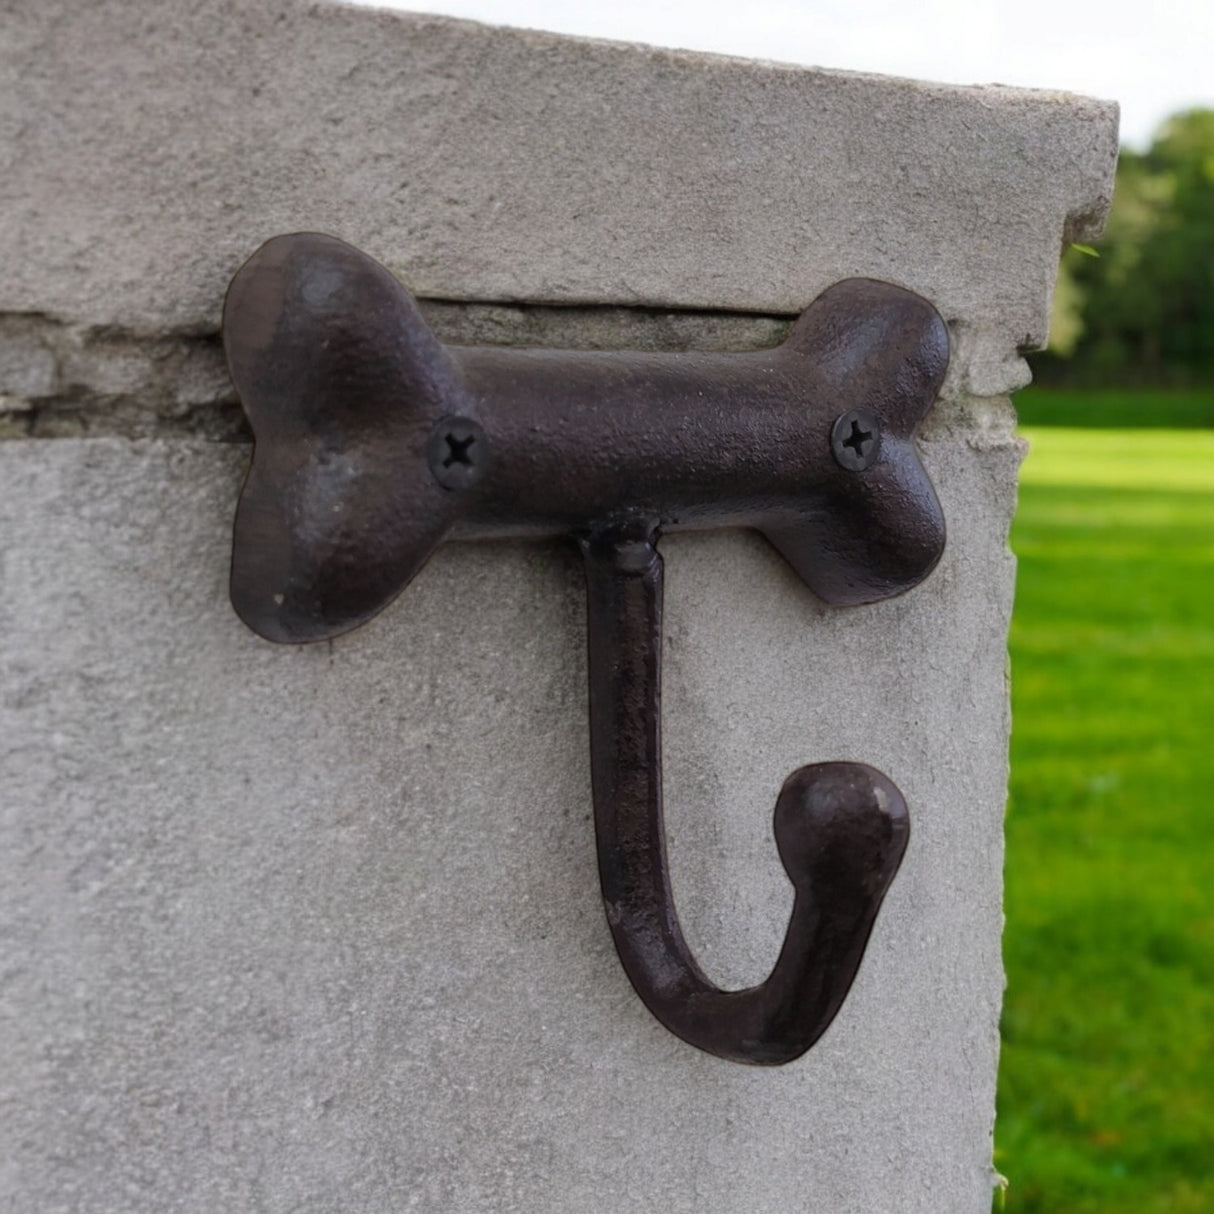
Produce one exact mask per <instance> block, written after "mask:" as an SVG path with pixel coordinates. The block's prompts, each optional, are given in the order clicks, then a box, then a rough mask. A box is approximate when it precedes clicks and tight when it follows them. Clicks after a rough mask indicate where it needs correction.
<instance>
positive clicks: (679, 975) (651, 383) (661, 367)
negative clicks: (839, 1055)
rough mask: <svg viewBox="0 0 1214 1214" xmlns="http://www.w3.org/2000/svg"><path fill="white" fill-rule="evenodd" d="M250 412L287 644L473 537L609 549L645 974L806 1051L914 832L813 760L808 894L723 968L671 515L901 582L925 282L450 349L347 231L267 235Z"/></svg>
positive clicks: (243, 342)
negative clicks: (672, 703) (682, 903)
mask: <svg viewBox="0 0 1214 1214" xmlns="http://www.w3.org/2000/svg"><path fill="white" fill-rule="evenodd" d="M223 336H224V345H225V348H226V350H227V356H228V365H229V368H230V370H231V373H232V379H233V381H234V383H235V385H236V388H237V391H238V392H239V394H240V398H241V400H242V402H243V404H244V407H245V411H246V412H247V414H248V417H249V421H250V423H251V424H252V427H253V432H254V437H255V440H256V445H255V449H254V456H253V463H252V467H251V468H250V470H249V475H248V478H247V480H246V482H245V486H244V490H243V492H242V494H241V498H240V503H239V506H238V508H237V514H236V528H235V543H234V547H233V555H232V583H231V590H232V601H233V604H234V605H235V607H236V610H237V612H238V613H239V614H240V616H241V618H242V619H243V620H244V621H245V622H246V623H247V624H248V625H249V626H250V627H251V628H253V629H254V630H255V631H256V632H258V633H260V634H261V635H262V636H264V637H266V638H268V639H270V640H274V641H288V642H302V641H313V640H321V639H324V638H327V637H332V636H336V635H338V634H339V633H342V632H345V631H347V630H349V629H350V628H353V627H355V626H356V625H358V624H360V623H362V622H364V621H365V620H367V619H369V618H370V617H371V616H373V615H375V614H376V613H377V612H378V611H380V610H382V609H383V608H384V607H385V606H386V605H387V604H388V603H389V602H390V601H391V600H392V599H393V598H395V596H396V595H397V594H398V593H399V592H400V591H401V590H402V589H403V588H404V587H405V586H406V585H407V584H408V582H409V581H410V579H411V578H412V577H413V576H414V575H415V574H416V573H417V571H418V570H419V569H420V568H421V566H422V565H423V564H424V562H425V561H426V559H427V557H428V556H429V555H430V553H431V552H432V551H433V550H434V548H435V547H436V546H437V545H438V544H440V543H442V542H443V541H444V540H446V539H473V538H484V537H498V536H538V535H555V534H564V535H572V536H574V537H576V538H577V539H578V541H579V543H580V545H581V549H582V553H583V555H584V559H585V566H586V580H587V588H588V607H589V628H588V635H589V657H590V731H591V753H592V766H593V786H594V807H595V826H596V833H597V839H598V858H599V875H600V879H601V882H602V890H603V899H604V903H605V906H606V910H607V918H608V921H609V923H610V925H611V931H612V934H613V936H614V939H615V943H616V948H617V950H618V951H619V954H620V957H621V960H622V961H623V964H624V968H625V970H626V972H627V974H628V977H629V979H630V980H631V981H632V984H633V986H634V987H635V988H636V990H637V992H638V994H639V995H640V996H641V998H642V999H643V1000H644V1001H645V1003H646V1005H647V1006H648V1007H649V1008H650V1010H651V1011H652V1012H653V1013H654V1015H655V1016H657V1018H658V1019H659V1020H660V1021H661V1022H662V1023H663V1024H665V1025H666V1026H667V1027H668V1028H669V1029H670V1030H671V1031H672V1032H674V1033H676V1034H678V1035H679V1036H680V1037H682V1038H683V1039H684V1040H686V1041H688V1042H690V1043H691V1044H692V1045H696V1046H699V1047H700V1048H701V1049H704V1050H707V1051H709V1052H711V1053H713V1054H717V1055H719V1056H721V1057H724V1058H731V1059H734V1060H736V1061H739V1062H748V1063H755V1064H760V1065H763V1064H767V1065H770V1064H778V1063H783V1062H788V1061H790V1060H792V1059H794V1058H797V1057H799V1056H800V1055H801V1054H802V1053H804V1052H805V1050H807V1049H808V1048H809V1047H810V1046H811V1045H812V1044H813V1043H814V1041H816V1040H817V1038H818V1037H819V1036H820V1035H821V1034H822V1033H823V1032H824V1031H825V1029H826V1028H827V1026H828V1025H829V1024H830V1022H831V1020H832V1018H833V1017H834V1015H835V1013H836V1012H837V1011H838V1009H839V1006H840V1005H841V1004H842V1002H843V999H844V998H845V996H846V994H847V991H848V989H849V988H850V986H851V982H852V979H853V978H854V976H855V973H856V969H857V967H858V966H859V964H860V959H861V957H862V955H863V952H864V948H865V945H866V944H867V941H868V937H869V934H870V932H871V930H872V925H873V922H874V920H875V918H876V915H877V911H878V910H879V908H880V905H881V901H882V899H883V897H884V895H885V892H886V890H887V889H888V888H889V885H890V882H891V881H892V880H893V877H894V874H895V873H896V871H897V868H898V865H899V863H900V861H901V859H902V855H903V852H904V850H905V848H906V843H907V839H908V835H909V820H908V817H907V811H906V805H905V803H904V801H903V799H902V796H901V794H900V793H899V792H898V790H897V789H896V788H895V787H894V785H893V784H892V783H891V782H890V781H889V780H888V779H887V778H886V777H885V776H883V775H882V774H881V773H880V772H878V771H875V770H874V769H873V768H871V767H868V766H865V765H864V764H861V763H823V764H818V765H815V766H810V767H803V768H801V769H800V770H798V771H797V772H794V773H793V775H791V776H790V777H789V778H788V780H787V781H786V782H785V784H784V787H783V789H782V791H781V793H780V796H779V799H778V801H777V803H776V813H775V834H776V843H777V846H778V848H779V852H780V857H781V859H782V861H783V863H784V866H785V869H786V870H787V872H788V875H789V877H790V878H791V880H792V883H793V885H794V887H795V889H796V897H795V902H794V908H793V912H792V917H791V920H790V923H789V928H788V932H787V935H786V938H785V942H784V946H783V948H782V950H781V952H780V956H779V959H778V960H777V962H776V965H775V968H774V969H773V970H772V972H771V975H770V976H769V977H768V978H767V980H766V981H764V982H763V983H761V984H760V985H758V986H755V987H752V988H749V989H747V990H740V991H723V990H720V989H718V988H717V987H715V986H713V984H712V983H711V982H709V981H708V979H707V978H706V977H705V976H704V974H703V973H702V972H701V970H700V969H699V967H698V966H697V965H696V963H695V960H694V958H693V957H692V955H691V953H690V950H689V949H688V947H687V944H686V942H685V941H684V938H683V934H682V931H681V930H680V927H679V923H678V918H677V916H676V914H675V909H674V904H673V900H672V898H671V892H670V882H669V877H668V875H667V865H666V851H665V839H664V833H663V826H662V785H661V764H660V722H661V712H660V674H661V671H660V665H661V612H662V561H661V557H660V556H659V554H658V552H657V548H656V544H657V539H658V536H659V534H660V533H661V532H663V531H667V530H674V529H678V528H704V527H717V526H748V527H755V528H757V529H759V530H760V531H762V532H763V534H765V535H766V536H767V538H768V539H769V540H771V542H772V543H773V544H774V545H775V546H776V548H777V549H778V550H779V551H780V552H781V553H782V554H783V555H784V557H785V559H786V560H787V561H788V562H789V564H790V565H791V566H792V567H793V569H794V570H795V571H796V572H797V574H798V575H799V576H800V577H801V578H803V579H804V580H805V582H806V583H807V584H808V585H809V586H810V587H811V588H812V589H813V590H814V591H815V592H816V593H817V594H818V595H819V596H820V597H822V598H823V599H825V600H826V601H828V602H830V603H836V604H859V603H867V602H872V601H875V600H878V599H882V598H887V597H889V596H891V595H895V594H898V593H901V592H902V591H904V590H907V589H909V588H910V587H912V586H914V585H916V584H917V583H918V582H920V581H921V580H922V579H923V578H924V577H926V576H927V574H928V573H929V572H930V571H931V570H932V568H933V567H934V566H935V564H936V562H937V561H938V560H939V557H940V554H941V552H942V551H943V546H944V521H943V517H942V515H941V512H940V506H939V503H938V501H937V499H936V495H935V492H934V491H933V489H932V486H931V482H930V481H929V479H928V477H927V474H926V473H925V472H924V470H923V467H922V465H921V464H920V462H919V459H918V456H917V454H916V452H915V447H914V432H915V429H916V427H917V425H918V424H919V422H920V420H921V419H922V418H923V416H924V415H925V414H926V413H927V411H928V409H929V408H930V407H931V405H932V403H933V401H934V400H935V397H936V393H937V391H938V389H939V386H940V383H941V381H942V379H943V377H944V372H945V370H946V368H947V365H948V334H947V330H946V328H945V326H944V323H943V321H942V320H941V319H940V317H939V315H938V314H937V313H936V311H935V309H934V308H932V307H931V305H930V304H928V303H927V302H926V301H925V300H923V299H921V298H920V297H919V296H917V295H914V294H912V293H911V292H909V291H906V290H904V289H902V288H900V287H896V286H893V285H891V284H889V283H883V282H876V281H873V280H871V279H849V280H847V281H845V282H841V283H837V284H836V285H835V286H833V287H831V288H830V289H829V290H827V291H825V292H823V294H822V295H820V296H819V297H818V298H817V299H816V300H815V301H814V302H813V303H812V304H811V305H810V307H809V308H808V309H807V310H806V311H805V313H804V314H803V315H802V316H801V317H800V319H799V320H798V321H797V322H796V323H795V324H794V325H793V326H792V328H791V330H790V332H789V334H788V337H787V338H786V339H785V341H784V342H783V343H782V344H781V345H779V346H777V347H775V348H774V349H770V350H758V351H750V352H745V353H734V354H707V353H694V354H643V353H636V352H612V353H595V352H585V351H552V350H514V349H497V348H473V347H466V348H461V347H448V346H444V345H442V344H441V343H440V342H439V341H438V340H437V339H436V338H435V337H434V335H433V333H432V332H431V331H430V329H429V328H428V326H427V325H426V323H425V321H424V320H423V319H422V317H421V314H420V313H419V312H418V310H417V307H416V304H415V303H414V302H413V299H412V297H411V296H410V295H409V293H408V292H407V291H406V290H405V289H404V288H403V287H402V286H401V285H400V284H399V283H398V282H397V281H396V279H395V278H393V277H392V275H391V274H390V273H389V272H388V271H387V270H386V269H385V268H384V267H383V266H381V265H379V264H378V263H377V262H375V261H374V260H372V259H371V258H369V257H367V256H366V255H365V254H363V253H360V252H359V251H358V250H357V249H355V248H353V247H351V246H350V245H347V244H345V243H343V242H342V241H339V240H337V239H335V238H333V237H330V236H322V235H318V234H313V233H301V234H296V235H292V236H280V237H276V238H275V239H273V240H270V241H268V242H267V243H266V244H264V245H263V246H262V247H261V248H260V249H259V250H258V251H257V252H256V253H255V254H254V255H253V256H252V257H251V258H250V259H249V261H247V262H246V263H245V265H244V266H243V267H241V269H240V271H239V272H238V273H237V274H236V276H235V278H234V279H233V280H232V284H231V286H230V288H229V290H228V295H227V299H226V301H225V305H224V319H223Z"/></svg>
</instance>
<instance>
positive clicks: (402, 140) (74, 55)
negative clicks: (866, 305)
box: [0, 0, 1117, 391]
mask: <svg viewBox="0 0 1214 1214" xmlns="http://www.w3.org/2000/svg"><path fill="white" fill-rule="evenodd" d="M4 23H5V26H6V35H5V38H4V39H3V40H2V41H3V44H4V49H3V50H2V51H0V97H2V98H3V102H2V104H0V112H2V113H4V114H5V115H6V119H5V122H4V125H3V127H0V146H2V147H3V149H4V161H5V168H4V171H3V173H0V256H2V257H3V261H4V265H5V267H6V272H5V275H4V280H3V283H2V284H0V310H4V311H8V312H40V313H44V314H48V315H51V316H55V317H60V318H63V319H66V320H70V321H73V322H78V323H87V324H96V325H118V326H125V327H128V328H130V329H132V330H136V331H147V330H151V331H163V330H165V329H174V330H182V329H185V330H193V331H213V330H214V329H215V327H216V326H217V323H218V316H219V309H220V306H221V302H222V298H223V292H224V288H225V286H226V284H227V281H228V279H229V278H230V277H231V275H232V273H233V272H234V271H235V269H236V268H237V267H238V266H239V264H240V263H241V261H243V259H244V258H245V257H247V256H248V255H249V253H251V252H252V251H253V249H254V248H256V247H257V245H258V244H260V243H261V241H263V240H264V239H266V238H267V237H269V236H271V235H274V234H276V233H280V232H286V231H292V230H298V229H312V230H322V231H327V232H331V233H333V234H335V235H339V236H341V237H343V238H345V239H347V240H350V241H352V242H353V243H355V244H357V245H359V246H360V247H362V248H364V249H366V251H367V252H369V253H371V254H372V255H374V256H375V257H377V258H379V259H380V260H382V261H384V262H385V263H386V264H387V265H389V266H390V267H391V268H392V269H393V270H394V271H395V272H396V273H397V274H399V275H400V277H401V278H402V279H403V280H404V281H405V282H406V283H407V284H408V285H409V286H410V287H411V288H412V289H413V291H414V292H415V293H417V294H419V295H422V296H428V297H431V298H436V299H450V300H486V301H508V300H514V301H518V300H522V301H531V302H546V303H558V304H570V305H576V304H602V303H609V304H625V305H631V306H640V307H664V308H690V309H720V310H728V311H737V312H758V313H774V314H793V313H796V312H798V311H800V310H801V309H802V308H803V307H804V306H805V305H806V304H807V303H808V302H809V301H810V300H811V299H813V298H814V296H815V295H816V294H817V293H818V292H819V291H820V290H822V289H823V288H824V287H825V286H827V285H829V284H830V283H831V282H833V281H836V280H837V279H840V278H844V277H848V276H851V275H867V276H871V277H876V278H882V279H887V280H890V281H893V282H897V283H899V284H901V285H904V286H907V287H910V288H911V289H913V290H916V291H918V292H920V293H922V294H924V295H925V296H927V297H928V298H929V299H931V300H932V301H933V302H934V303H936V305H937V306H938V307H939V308H940V309H941V311H942V312H943V313H944V315H945V316H946V318H947V319H948V320H949V321H950V322H951V323H953V325H954V328H955V331H958V332H962V333H963V334H964V333H969V334H971V335H974V334H976V335H977V337H978V341H977V343H976V344H974V343H971V346H970V350H971V353H972V354H973V358H971V359H970V362H971V363H972V364H973V367H974V368H977V367H978V365H979V364H980V363H982V362H983V361H984V360H985V363H986V364H988V371H989V369H990V367H994V373H993V374H987V376H986V381H985V382H984V383H979V384H978V385H977V386H978V388H979V389H985V388H989V389H992V390H995V391H1001V390H1006V388H1007V384H1006V383H1005V382H1004V381H1006V380H1008V379H1009V375H1010V377H1011V378H1015V375H1016V374H1017V372H1015V369H1014V368H1015V366H1016V365H1018V353H1017V352H1018V351H1019V350H1023V349H1025V348H1032V347H1035V346H1039V345H1041V344H1042V343H1043V342H1044V340H1045V337H1046V326H1047V321H1048V314H1049V298H1050V293H1051V290H1052V284H1053V279H1054V275H1055V272H1056V268H1057V260H1058V255H1059V251H1060V249H1061V247H1062V246H1063V245H1064V244H1065V242H1067V241H1075V240H1090V239H1092V238H1093V237H1094V236H1095V235H1096V233H1097V232H1098V231H1099V229H1100V225H1101V223H1102V222H1103V218H1104V215H1105V213H1106V211H1107V209H1108V206H1109V201H1110V195H1111V188H1112V178H1113V169H1114V165H1115V161H1116V153H1117V108H1116V106H1115V104H1113V103H1111V102H1103V101H1095V100H1091V99H1088V98H1084V97H1079V96H1076V95H1074V94H1070V93H1062V92H1055V91H1037V90H1022V89H1014V88H1008V87H1006V86H999V85H995V86H954V85H941V84H926V83H920V82H915V81H910V80H903V79H894V78H888V77H882V76H876V75H869V74H859V73H850V72H842V71H835V70H822V69H817V68H803V67H795V66H790V65H783V64H774V63H767V62H756V61H751V60H743V59H736V58H732V57H728V56H719V55H708V54H702V53H698V52H690V51H679V50H668V49H661V48H652V47H643V46H638V45H633V44H628V43H615V42H606V41H600V40H594V39H584V38H573V37H568V36H564V35H557V34H548V33H543V32H537V31H533V30H521V29H513V28H496V27H491V26H485V25H480V24H478V23H475V22H470V21H464V20H457V19H453V18H448V17H438V16H433V15H428V14H411V13H402V12H395V11H388V10H377V9H371V8H356V7H352V6H347V5H341V4H332V3H307V2H303V0H274V2H266V0H201V2H200V0H166V2H165V3H160V4H157V5H156V6H154V7H153V8H149V7H148V6H146V5H144V4H141V3H137V2H135V0H100V2H98V3H94V4H90V5H85V6H82V5H79V4H77V3H75V2H74V0H46V2H45V3H40V4H37V5H25V6H20V8H19V10H18V11H17V12H15V13H14V12H11V11H10V12H9V13H7V14H6V15H5V18H4ZM984 343H985V344H984ZM1009 369H1010V370H1009ZM977 374H978V378H979V379H981V376H982V373H981V372H980V371H979V372H977Z"/></svg>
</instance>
